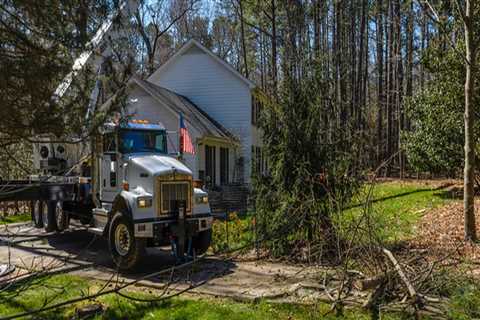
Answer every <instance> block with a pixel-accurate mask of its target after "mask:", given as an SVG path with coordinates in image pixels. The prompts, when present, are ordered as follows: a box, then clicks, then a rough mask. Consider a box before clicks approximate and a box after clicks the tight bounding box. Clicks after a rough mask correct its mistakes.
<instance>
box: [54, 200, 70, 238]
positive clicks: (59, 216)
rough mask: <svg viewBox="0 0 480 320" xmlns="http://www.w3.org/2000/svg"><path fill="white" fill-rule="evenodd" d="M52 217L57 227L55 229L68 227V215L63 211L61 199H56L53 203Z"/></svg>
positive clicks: (60, 229) (60, 230)
mask: <svg viewBox="0 0 480 320" xmlns="http://www.w3.org/2000/svg"><path fill="white" fill-rule="evenodd" d="M54 217H55V225H56V227H57V231H59V232H62V231H65V230H67V229H68V225H69V222H70V221H69V220H70V219H69V217H68V214H67V213H66V212H65V211H63V202H62V201H57V202H56V203H55V211H54Z"/></svg>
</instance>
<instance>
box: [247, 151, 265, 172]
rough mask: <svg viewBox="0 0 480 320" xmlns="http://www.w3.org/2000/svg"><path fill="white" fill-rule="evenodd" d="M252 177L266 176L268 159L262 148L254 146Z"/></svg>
mask: <svg viewBox="0 0 480 320" xmlns="http://www.w3.org/2000/svg"><path fill="white" fill-rule="evenodd" d="M251 161H252V175H257V174H265V173H266V171H267V159H266V157H265V151H264V150H263V148H262V147H257V146H252V160H251Z"/></svg>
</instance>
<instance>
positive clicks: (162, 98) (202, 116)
mask: <svg viewBox="0 0 480 320" xmlns="http://www.w3.org/2000/svg"><path fill="white" fill-rule="evenodd" d="M131 81H132V82H133V83H135V84H137V85H138V86H139V87H140V88H142V89H143V90H144V91H145V92H147V93H148V94H149V95H150V96H152V97H153V98H154V99H155V100H157V101H158V102H159V103H160V104H162V105H163V106H165V107H166V108H168V109H170V111H172V112H173V113H175V114H176V115H178V116H179V115H180V113H181V114H182V115H183V117H184V118H185V119H186V120H187V121H188V122H189V123H190V124H191V125H192V126H194V127H195V128H196V129H197V130H199V131H200V133H201V134H202V135H205V136H211V137H218V138H224V139H228V140H237V139H236V137H235V136H234V135H233V134H231V133H230V132H229V131H228V130H227V129H225V127H223V126H222V125H221V124H220V123H218V122H217V121H215V120H214V119H213V118H211V117H210V116H209V115H208V114H207V113H206V112H205V111H203V110H202V109H200V108H199V107H198V106H197V105H195V104H194V103H193V102H192V101H190V100H189V99H187V98H186V97H184V96H182V95H179V94H177V93H175V92H173V91H170V90H168V89H166V88H163V87H160V86H157V85H155V84H153V83H151V82H148V81H145V80H142V79H140V78H138V77H132V79H131Z"/></svg>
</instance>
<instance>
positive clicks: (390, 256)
mask: <svg viewBox="0 0 480 320" xmlns="http://www.w3.org/2000/svg"><path fill="white" fill-rule="evenodd" d="M382 251H383V253H384V254H385V255H386V256H387V257H388V259H390V261H391V262H392V264H393V267H394V268H395V270H396V271H397V273H398V275H399V276H400V279H402V281H403V283H405V286H406V287H407V290H408V294H409V295H410V297H411V298H412V299H414V300H417V298H418V295H417V292H416V291H415V288H414V287H413V285H412V284H411V283H410V281H409V280H408V278H407V276H406V275H405V273H404V272H403V270H402V267H401V266H400V264H399V263H398V261H397V259H395V257H394V256H393V253H392V252H391V251H390V250H388V249H385V248H383V249H382Z"/></svg>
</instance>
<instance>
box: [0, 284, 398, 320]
mask: <svg viewBox="0 0 480 320" xmlns="http://www.w3.org/2000/svg"><path fill="white" fill-rule="evenodd" d="M99 288H101V283H98V282H94V281H88V280H85V279H83V278H81V277H77V276H71V275H56V276H50V277H43V278H38V279H35V280H33V281H32V282H31V283H28V284H26V286H25V287H14V288H9V289H8V290H4V291H1V292H0V316H7V315H13V314H16V313H19V312H24V311H27V310H35V309H38V308H41V307H42V306H43V305H44V304H45V302H47V305H49V304H54V303H58V302H61V301H66V300H69V299H72V298H75V297H79V296H81V295H86V294H89V293H90V294H91V293H93V292H96V291H97V290H99ZM19 292H20V294H17V293H19ZM127 293H128V294H129V295H133V296H137V297H139V296H140V297H143V298H149V297H150V298H151V297H153V294H152V293H149V294H145V293H139V292H138V291H136V292H128V291H127ZM95 302H97V303H101V304H102V305H103V306H104V310H105V311H104V312H103V313H102V314H101V315H97V316H96V317H95V319H172V320H175V319H178V320H180V319H182V320H189V319H200V320H216V319H218V320H221V319H232V320H257V319H258V320H260V319H298V320H307V319H344V320H353V319H370V316H369V315H368V314H367V313H365V312H364V311H362V310H346V311H345V312H344V314H343V315H342V316H338V317H337V316H335V315H333V314H331V313H329V314H328V315H327V316H324V315H325V314H327V313H328V311H329V308H330V306H329V305H327V304H318V305H315V306H305V305H294V304H279V303H268V302H265V301H262V302H259V303H239V302H234V301H232V300H229V299H220V298H203V299H202V300H199V299H191V298H190V299H188V298H172V299H168V300H165V301H163V302H160V303H139V302H132V301H131V300H127V299H125V298H122V297H120V296H118V295H113V294H110V295H105V296H102V297H99V298H98V299H97V300H96V301H95ZM89 303H92V301H89V302H84V303H80V304H77V305H74V306H69V307H66V308H63V309H59V310H52V311H47V312H44V313H42V314H40V315H39V317H40V318H41V319H66V318H69V319H70V318H72V317H74V315H75V308H76V307H78V306H81V305H82V304H83V305H84V304H89ZM384 319H400V318H398V317H395V316H393V315H392V316H390V317H386V318H384Z"/></svg>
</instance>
